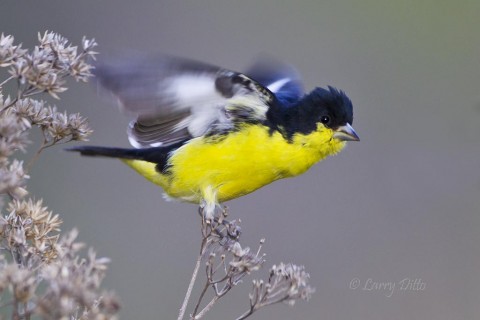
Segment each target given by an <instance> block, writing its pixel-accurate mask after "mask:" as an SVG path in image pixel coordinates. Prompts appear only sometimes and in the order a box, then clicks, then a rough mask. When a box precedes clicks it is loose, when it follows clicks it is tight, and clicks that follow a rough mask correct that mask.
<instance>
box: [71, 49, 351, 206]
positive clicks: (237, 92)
mask: <svg viewBox="0 0 480 320" xmlns="http://www.w3.org/2000/svg"><path fill="white" fill-rule="evenodd" d="M95 75H96V77H97V78H98V81H99V83H100V86H101V87H103V88H104V89H106V90H107V91H109V92H111V93H112V94H113V95H114V96H115V97H116V98H117V99H118V102H119V105H120V107H121V109H124V110H125V111H127V112H128V113H130V114H133V115H134V117H135V118H134V120H132V121H131V122H130V124H129V126H128V138H129V141H130V143H131V144H132V146H133V147H134V149H123V148H109V147H93V146H80V147H75V148H72V149H70V150H72V151H78V152H80V153H81V154H82V155H87V156H105V157H113V158H120V159H121V160H122V161H123V162H125V163H126V164H127V165H129V166H130V167H132V168H133V169H135V170H136V171H137V172H138V173H139V174H141V175H142V176H144V177H145V178H147V179H148V180H150V181H151V182H153V183H155V184H157V185H160V186H161V187H162V188H163V190H164V191H165V194H166V196H167V197H170V198H175V199H180V200H182V201H187V202H193V203H197V204H201V205H202V206H204V207H205V210H206V212H207V213H210V214H212V212H214V210H215V207H216V206H217V205H218V204H219V203H220V202H224V201H227V200H230V199H234V198H237V197H240V196H243V195H246V194H248V193H250V192H252V191H255V190H257V189H258V188H261V187H263V186H265V185H267V184H269V183H271V182H273V181H275V180H278V179H282V178H287V177H293V176H296V175H299V174H301V173H304V172H305V171H306V170H307V169H309V168H310V167H311V166H312V165H314V164H315V163H317V162H318V161H320V160H322V159H324V158H325V157H327V156H330V155H333V154H336V153H338V152H339V151H341V150H342V149H343V148H344V146H345V143H346V141H358V140H359V138H358V136H357V134H356V133H355V131H354V130H353V128H352V121H353V110H352V103H351V101H350V99H349V98H348V97H347V95H346V94H345V93H344V92H343V91H340V90H337V89H335V88H333V87H330V86H328V87H327V88H320V87H317V88H315V89H314V90H313V91H311V92H310V93H308V94H304V92H303V88H302V84H301V81H300V80H299V77H298V75H297V73H296V71H295V70H294V69H293V68H292V67H290V66H288V65H285V64H282V63H279V62H275V61H266V60H264V61H261V62H259V63H256V64H255V65H254V66H253V67H252V68H251V69H250V71H248V72H246V73H240V72H234V71H230V70H227V69H223V68H219V67H216V66H212V65H209V64H205V63H200V62H197V61H192V60H187V59H183V58H177V57H166V56H156V57H149V58H142V59H136V60H134V61H129V62H125V61H120V62H118V63H109V64H102V65H98V66H97V67H96V70H95Z"/></svg>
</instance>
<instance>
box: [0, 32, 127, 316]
mask: <svg viewBox="0 0 480 320" xmlns="http://www.w3.org/2000/svg"><path fill="white" fill-rule="evenodd" d="M95 46H96V43H95V41H94V40H87V39H85V38H84V39H83V40H82V47H81V49H79V48H78V47H76V46H72V45H71V44H69V43H68V40H67V39H65V38H64V37H62V36H60V35H58V34H55V33H52V32H45V34H44V35H40V34H39V45H37V46H36V47H35V48H34V49H33V50H31V51H29V50H26V49H23V48H22V46H21V45H16V44H14V39H13V37H12V36H9V35H7V36H5V35H3V34H2V35H1V36H0V77H4V79H2V78H0V195H4V196H3V198H4V199H0V200H6V201H7V202H8V203H7V204H6V205H5V206H3V207H0V208H1V209H2V210H1V212H2V214H1V215H0V312H1V314H2V315H3V316H4V317H5V316H6V315H7V314H10V315H11V319H14V320H20V319H27V320H28V319H32V318H35V319H39V318H40V319H71V320H72V319H115V318H116V314H117V312H118V309H119V304H118V301H117V300H116V298H115V297H114V296H113V295H112V294H110V293H104V292H101V291H100V284H101V281H102V279H103V276H104V273H105V270H106V265H107V263H108V259H106V258H97V257H96V256H95V253H94V252H93V251H91V250H90V251H89V252H88V255H87V257H86V258H81V256H80V254H79V250H80V249H81V248H82V247H83V245H82V244H80V243H77V242H75V239H76V236H77V232H76V231H72V232H70V233H67V234H66V235H64V236H63V237H61V235H60V233H59V232H60V226H61V223H62V221H61V220H60V218H59V216H58V215H54V214H53V213H52V212H50V211H49V210H48V209H47V207H45V206H44V205H43V203H42V201H41V200H34V199H32V198H30V199H28V198H27V194H28V192H27V190H26V180H27V179H28V178H29V176H28V169H29V168H30V167H31V165H32V164H33V163H34V161H35V159H36V158H37V157H38V156H39V155H40V153H41V152H42V151H43V150H44V149H45V148H48V147H50V146H53V145H55V144H58V143H65V142H69V141H72V140H77V141H78V140H86V139H87V137H88V136H89V135H90V133H91V130H90V128H89V127H88V124H87V122H86V120H85V119H84V118H82V117H81V116H80V115H78V114H67V113H66V112H59V111H57V108H56V107H55V106H51V105H49V104H48V103H47V102H46V101H43V100H37V99H34V98H32V96H34V95H40V94H42V93H46V94H48V95H50V96H51V97H53V98H55V99H58V94H60V93H62V92H64V91H65V90H67V87H66V81H67V79H68V78H73V79H75V80H77V81H82V82H86V81H87V80H88V78H89V77H90V76H91V72H90V71H91V69H92V66H91V65H90V64H89V63H88V61H87V60H88V59H90V58H93V57H94V55H95V54H96V53H95V52H94V51H93V48H94V47H95ZM6 87H8V88H9V89H11V90H9V92H11V93H13V94H12V96H5V94H4V93H3V92H4V88H6ZM32 128H38V129H39V130H40V132H41V134H42V136H43V141H42V144H41V145H40V146H39V147H38V149H37V152H36V153H35V155H34V156H33V158H32V160H31V161H30V162H29V163H28V165H27V166H25V167H24V165H23V162H22V161H19V160H18V159H16V154H17V152H18V151H22V152H24V151H26V150H27V146H28V145H29V144H30V139H29V135H30V134H32V132H34V131H33V130H32ZM5 196H6V197H5ZM2 319H3V318H2Z"/></svg>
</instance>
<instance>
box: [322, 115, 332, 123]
mask: <svg viewBox="0 0 480 320" xmlns="http://www.w3.org/2000/svg"><path fill="white" fill-rule="evenodd" d="M320 122H321V123H323V124H327V123H329V122H330V117H329V116H322V117H321V118H320Z"/></svg>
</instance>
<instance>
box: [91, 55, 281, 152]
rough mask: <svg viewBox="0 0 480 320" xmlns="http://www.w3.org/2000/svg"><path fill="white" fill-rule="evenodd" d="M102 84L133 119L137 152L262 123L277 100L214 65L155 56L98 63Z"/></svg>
mask: <svg viewBox="0 0 480 320" xmlns="http://www.w3.org/2000/svg"><path fill="white" fill-rule="evenodd" d="M95 75H96V76H97V77H98V80H99V83H100V85H101V86H102V87H104V88H105V89H106V90H108V91H110V92H111V93H113V95H114V96H115V97H116V98H117V99H118V101H119V104H120V106H121V108H122V109H123V110H124V111H126V112H128V113H130V114H132V115H133V116H134V120H133V121H132V122H131V123H130V125H129V129H128V135H129V140H130V143H131V144H132V145H133V146H134V147H137V148H142V147H157V146H168V145H172V144H175V143H178V142H182V141H186V140H188V139H191V138H194V137H199V136H202V135H204V134H207V133H208V134H210V133H215V132H217V131H221V132H224V131H228V130H231V129H233V128H234V127H235V125H236V124H237V123H238V122H249V121H250V122H251V121H262V120H264V119H265V117H266V112H267V110H268V107H269V105H270V104H271V103H273V101H274V99H275V97H274V95H273V94H272V93H271V92H270V91H269V90H268V89H266V88H264V87H263V86H262V85H260V84H258V83H257V82H255V81H253V80H251V79H250V78H248V77H247V76H245V75H243V74H241V73H237V72H233V71H230V70H226V69H222V68H219V67H215V66H212V65H208V64H204V63H200V62H196V61H192V60H186V59H181V58H174V57H168V56H156V57H149V58H141V59H135V60H134V61H128V62H127V61H120V62H118V63H109V64H99V65H98V66H97V67H96V70H95Z"/></svg>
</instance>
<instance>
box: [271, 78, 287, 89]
mask: <svg viewBox="0 0 480 320" xmlns="http://www.w3.org/2000/svg"><path fill="white" fill-rule="evenodd" d="M291 80H292V79H290V78H283V79H280V80H277V81H275V82H273V83H271V84H269V85H268V87H267V88H268V89H269V90H270V91H272V92H277V91H278V90H280V89H281V88H282V87H283V86H284V85H285V84H287V83H288V82H290V81H291Z"/></svg>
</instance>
